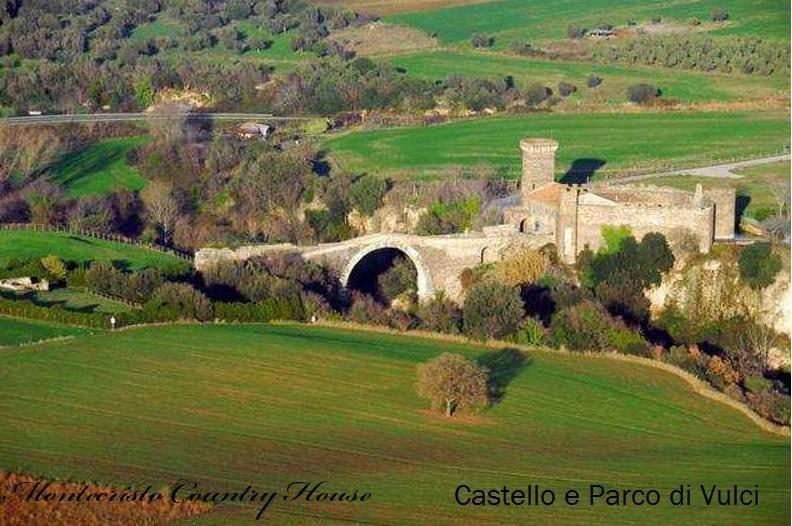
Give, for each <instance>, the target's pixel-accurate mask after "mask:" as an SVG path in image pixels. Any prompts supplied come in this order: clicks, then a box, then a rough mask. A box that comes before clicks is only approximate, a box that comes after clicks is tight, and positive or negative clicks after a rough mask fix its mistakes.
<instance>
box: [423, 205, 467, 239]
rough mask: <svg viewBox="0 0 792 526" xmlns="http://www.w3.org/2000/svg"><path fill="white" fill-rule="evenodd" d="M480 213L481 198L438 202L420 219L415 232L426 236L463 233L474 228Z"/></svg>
mask: <svg viewBox="0 0 792 526" xmlns="http://www.w3.org/2000/svg"><path fill="white" fill-rule="evenodd" d="M480 213H481V198H480V197H471V198H468V199H463V200H460V201H453V202H448V203H446V202H437V203H435V204H433V205H432V206H430V207H429V210H427V211H426V212H425V213H424V214H423V215H422V216H421V217H420V219H419V220H418V224H417V225H416V228H415V230H416V233H417V234H420V235H424V236H430V235H441V234H456V233H461V232H464V231H466V230H468V229H470V228H472V227H473V225H474V222H475V220H476V219H477V218H478V216H479V214H480Z"/></svg>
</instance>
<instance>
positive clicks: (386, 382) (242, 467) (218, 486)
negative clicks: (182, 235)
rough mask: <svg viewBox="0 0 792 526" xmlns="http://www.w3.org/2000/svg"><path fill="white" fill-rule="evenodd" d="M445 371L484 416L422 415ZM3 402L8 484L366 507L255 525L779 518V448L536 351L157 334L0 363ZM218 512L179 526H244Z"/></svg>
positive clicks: (658, 386) (637, 375) (593, 364)
mask: <svg viewBox="0 0 792 526" xmlns="http://www.w3.org/2000/svg"><path fill="white" fill-rule="evenodd" d="M444 351H453V352H460V353H463V354H465V355H468V356H471V357H473V356H476V357H479V358H482V359H484V358H486V359H487V360H488V363H490V364H491V365H492V366H493V367H494V371H495V372H496V373H497V374H496V376H497V377H498V378H499V382H501V384H500V385H501V387H503V389H504V391H503V392H504V396H503V397H502V399H501V401H500V402H499V403H496V404H495V405H493V406H492V407H491V408H488V409H486V410H484V411H483V412H482V413H480V414H479V415H476V416H474V417H460V418H459V419H458V420H455V421H447V420H445V419H444V418H442V417H439V418H438V417H435V416H433V415H431V414H429V413H427V412H426V406H425V403H424V402H422V401H421V400H419V399H418V398H417V396H416V395H415V393H414V382H415V366H416V364H418V363H420V362H424V361H426V360H427V359H429V358H431V357H433V356H436V355H438V354H439V353H441V352H444ZM41 386H46V388H45V390H44V391H42V390H41V389H42V387H41ZM48 393H49V394H48ZM55 394H57V396H55ZM0 396H1V397H2V399H3V400H4V402H3V413H4V415H5V422H6V425H4V426H2V427H0V458H2V461H1V462H0V466H1V467H2V468H4V469H6V470H9V469H10V470H18V471H22V472H27V473H33V474H45V475H48V476H53V477H59V478H63V479H70V480H92V481H102V482H112V483H116V484H119V485H121V484H126V483H132V482H134V483H136V484H144V485H145V484H148V483H152V484H154V485H164V484H172V481H174V480H175V479H176V478H178V477H188V478H196V477H197V478H198V479H200V483H201V484H202V486H205V487H206V488H207V489H209V488H211V489H215V490H225V489H230V488H236V487H237V486H240V488H241V487H244V485H246V484H252V485H254V486H259V487H261V488H266V489H277V490H280V489H281V488H282V487H284V485H285V484H286V483H288V482H291V481H293V480H295V479H304V480H313V479H315V480H328V481H330V484H332V486H333V487H337V488H339V489H341V488H350V487H357V488H360V489H366V490H369V491H371V492H372V493H373V495H374V498H373V500H372V501H371V502H368V503H366V504H365V505H331V504H321V505H320V504H314V505H305V504H304V503H278V504H277V506H275V505H273V508H272V510H271V512H268V513H271V514H272V515H271V516H270V517H269V518H270V520H272V521H274V522H277V523H278V524H304V523H309V522H311V521H314V522H315V521H316V520H317V519H320V520H322V521H331V520H334V519H335V520H345V519H348V518H350V517H352V516H354V519H355V520H358V521H373V520H375V519H380V520H381V519H382V518H383V517H388V518H390V519H391V520H393V521H395V522H413V523H416V522H419V523H433V524H453V523H456V522H457V520H458V517H459V516H458V512H459V510H460V509H461V508H459V507H458V506H457V505H456V504H455V503H454V500H453V492H454V488H455V487H456V486H457V485H458V484H462V483H464V484H468V485H470V486H472V487H477V486H479V487H489V486H496V487H500V486H501V485H503V484H507V485H512V486H514V487H518V486H527V485H528V484H540V485H541V486H542V487H543V488H545V487H546V488H552V489H555V490H556V491H560V490H562V489H564V488H567V487H578V488H581V489H583V488H586V487H587V484H589V483H598V484H603V485H605V486H608V487H617V488H628V487H630V488H636V487H637V488H644V489H647V488H653V487H654V488H659V489H661V490H663V491H668V490H670V489H671V488H675V487H678V485H679V484H683V483H688V484H693V485H694V487H695V485H698V484H702V483H703V484H719V485H724V486H730V485H732V484H740V485H741V486H742V485H745V486H746V487H753V485H754V484H758V485H759V487H760V488H761V490H760V491H761V505H760V506H757V507H755V506H749V507H705V506H703V505H702V503H701V502H700V499H698V500H697V501H696V502H694V505H693V506H691V507H689V508H687V507H686V508H681V509H680V508H673V507H669V506H667V505H660V506H656V507H651V508H646V507H643V508H641V507H634V506H628V507H607V506H604V505H595V506H592V507H589V506H584V507H579V508H567V507H565V506H563V505H561V506H554V507H538V508H537V507H523V506H520V507H518V506H511V507H508V506H500V507H489V508H481V509H471V508H470V507H468V508H465V513H466V514H467V515H466V517H468V518H469V520H470V523H481V524H485V523H491V522H492V521H493V520H495V521H503V522H523V521H525V520H526V518H529V517H530V520H531V522H532V523H535V524H550V523H558V522H564V523H569V522H571V521H572V522H576V523H595V522H603V521H605V520H607V522H609V523H616V522H618V523H620V524H639V523H640V524H646V522H647V521H648V520H650V519H651V520H652V522H665V523H672V522H673V523H680V522H686V523H697V524H723V523H724V522H740V523H752V524H760V523H766V524H770V523H780V522H781V521H783V520H785V517H786V515H787V513H788V509H789V502H790V501H789V498H790V497H789V467H788V466H789V462H790V457H789V448H788V438H782V437H776V436H773V435H769V434H766V433H764V432H763V431H761V430H760V429H759V428H758V427H756V426H755V425H754V424H753V423H752V422H751V421H750V420H748V419H747V418H746V417H745V416H743V415H742V414H740V413H738V412H737V411H735V410H734V409H732V408H730V407H727V406H725V405H722V404H721V403H717V402H714V401H712V400H710V399H707V398H704V397H702V396H700V395H697V394H695V393H694V392H693V391H692V390H691V389H690V387H689V386H688V385H687V384H685V383H684V382H683V381H682V380H681V379H680V378H679V377H677V376H675V375H672V374H669V373H666V372H663V371H660V370H658V369H655V368H653V367H648V366H644V365H637V364H631V363H626V362H622V361H616V360H612V359H605V358H595V357H586V356H581V355H564V354H558V353H548V352H540V351H536V352H533V353H530V355H529V356H528V358H527V360H526V361H525V362H524V363H522V364H521V363H520V360H519V359H517V358H516V357H515V355H514V354H510V353H508V352H501V353H499V352H498V351H494V350H492V349H484V348H480V347H476V346H469V345H458V344H451V343H441V342H438V341H433V340H424V339H420V338H413V337H401V336H394V335H383V334H375V333H361V332H353V331H349V330H339V329H327V328H310V327H304V326H262V325H253V326H233V325H229V326H172V327H161V328H150V329H136V330H129V331H123V332H117V333H113V334H101V335H95V336H88V337H83V338H78V339H74V340H71V341H66V342H58V343H52V344H46V345H42V346H38V347H35V348H30V349H25V350H6V351H4V352H2V353H0ZM20 436H23V437H24V440H20ZM74 436H79V437H80V440H74V439H73V437H74ZM605 452H607V453H605ZM724 466H728V471H724ZM217 511H218V513H213V514H210V515H208V516H206V517H203V518H199V519H192V520H190V521H189V522H188V523H189V524H235V523H239V524H242V523H249V522H250V521H251V520H252V517H253V516H255V513H256V510H254V509H247V510H239V509H238V508H230V509H228V508H227V509H226V511H225V513H220V510H219V509H218V510H217ZM351 514H354V515H351ZM606 514H607V515H606ZM606 517H607V518H606Z"/></svg>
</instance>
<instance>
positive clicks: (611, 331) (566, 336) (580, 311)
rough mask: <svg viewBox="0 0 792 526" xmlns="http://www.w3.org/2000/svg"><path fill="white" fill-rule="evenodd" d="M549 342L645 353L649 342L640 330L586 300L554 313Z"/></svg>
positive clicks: (581, 348)
mask: <svg viewBox="0 0 792 526" xmlns="http://www.w3.org/2000/svg"><path fill="white" fill-rule="evenodd" d="M549 341H550V342H551V344H552V345H554V346H556V347H561V346H564V347H566V348H568V349H569V350H571V351H576V352H607V351H617V352H621V353H628V354H638V355H644V354H646V351H647V350H648V344H647V342H646V340H644V338H643V337H642V336H641V335H640V334H638V333H637V332H635V331H633V330H631V329H630V328H628V327H627V326H626V325H625V324H624V323H623V322H621V321H620V320H617V319H615V318H613V317H612V316H610V315H609V314H608V312H607V311H606V310H605V309H604V308H603V307H602V306H601V305H599V304H597V303H595V302H592V301H584V302H582V303H579V304H577V305H574V306H572V307H567V308H565V309H562V310H560V311H558V312H557V313H556V314H555V315H553V319H552V321H551V323H550V331H549Z"/></svg>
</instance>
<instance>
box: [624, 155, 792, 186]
mask: <svg viewBox="0 0 792 526" xmlns="http://www.w3.org/2000/svg"><path fill="white" fill-rule="evenodd" d="M788 160H790V155H789V154H785V155H773V156H770V157H762V158H759V159H749V160H747V161H739V162H736V163H726V164H715V165H712V166H702V167H700V168H686V169H683V170H674V171H671V172H661V173H655V174H645V175H633V176H630V177H622V178H619V179H614V180H613V181H612V182H613V183H632V182H635V181H643V180H646V179H653V178H655V177H668V176H672V175H692V176H697V177H715V178H720V179H742V177H743V176H742V175H737V174H735V173H734V172H733V170H741V169H743V168H749V167H751V166H759V165H762V164H771V163H779V162H781V161H788Z"/></svg>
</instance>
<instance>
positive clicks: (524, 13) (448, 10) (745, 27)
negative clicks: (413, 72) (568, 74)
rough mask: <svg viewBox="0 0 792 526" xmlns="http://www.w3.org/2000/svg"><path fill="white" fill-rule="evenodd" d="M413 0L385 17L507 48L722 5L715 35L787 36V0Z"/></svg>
mask: <svg viewBox="0 0 792 526" xmlns="http://www.w3.org/2000/svg"><path fill="white" fill-rule="evenodd" d="M413 3H414V4H416V9H415V10H414V11H415V12H412V13H401V14H396V15H391V16H388V17H386V18H385V20H386V21H388V22H391V23H396V24H404V25H408V26H412V27H415V28H417V29H421V30H423V31H426V32H427V33H430V34H436V35H437V36H438V38H440V40H441V41H443V42H446V43H451V42H462V41H467V40H469V39H470V37H471V35H472V34H474V33H486V34H490V35H493V36H494V37H495V39H496V45H497V46H498V47H500V48H505V47H506V46H508V45H509V42H511V41H512V40H523V41H525V40H527V41H530V42H537V41H542V40H561V39H563V38H566V28H567V26H568V25H570V24H574V25H579V26H583V27H594V26H595V25H597V24H599V23H601V22H607V23H610V24H613V25H614V26H625V25H626V24H627V22H628V21H630V20H634V21H636V22H639V23H643V22H649V21H650V20H651V19H652V18H653V17H655V16H661V17H664V18H666V19H672V20H674V21H676V22H688V21H690V20H691V19H692V18H694V17H695V18H698V19H699V20H702V21H708V20H710V17H711V14H712V13H713V12H714V11H716V10H718V9H726V10H727V11H728V12H729V14H730V18H729V23H728V24H725V25H724V26H723V27H722V28H718V29H716V30H714V31H712V32H711V34H712V35H729V36H743V37H745V36H757V37H763V38H772V39H779V40H788V39H789V24H788V21H789V13H790V10H789V4H788V3H786V2H780V1H778V0H756V1H754V2H745V1H744V0H679V1H676V2H667V1H663V0H598V1H597V2H591V1H590V0H559V1H556V2H539V1H530V2H529V1H526V0H496V1H493V2H483V3H474V4H471V5H461V6H451V7H441V8H439V9H433V7H435V6H433V5H432V3H431V2H428V3H427V6H426V8H425V9H422V8H421V7H422V6H421V5H420V4H421V3H420V2H413Z"/></svg>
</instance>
